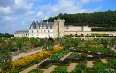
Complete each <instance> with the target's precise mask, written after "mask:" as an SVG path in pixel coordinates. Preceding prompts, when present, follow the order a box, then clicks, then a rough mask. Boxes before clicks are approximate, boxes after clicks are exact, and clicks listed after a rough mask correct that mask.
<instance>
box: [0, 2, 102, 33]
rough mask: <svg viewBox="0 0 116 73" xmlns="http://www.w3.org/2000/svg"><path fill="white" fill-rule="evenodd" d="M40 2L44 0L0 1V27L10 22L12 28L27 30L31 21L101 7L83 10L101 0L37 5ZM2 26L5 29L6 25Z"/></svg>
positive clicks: (89, 10) (90, 10)
mask: <svg viewBox="0 0 116 73" xmlns="http://www.w3.org/2000/svg"><path fill="white" fill-rule="evenodd" d="M40 1H43V2H44V1H46V0H0V19H2V23H0V27H1V25H2V24H4V23H5V24H7V25H9V23H8V22H11V23H10V25H13V28H17V27H18V28H21V29H22V26H20V25H23V26H24V25H26V26H25V27H24V28H28V26H29V25H30V24H31V22H32V21H33V20H43V19H48V18H49V17H52V16H56V15H58V14H59V13H67V14H73V13H82V12H93V11H96V10H99V9H101V7H97V8H94V9H93V10H92V9H85V8H83V5H84V4H86V3H89V2H95V1H101V0H57V1H56V2H55V3H53V4H52V3H48V4H46V5H44V4H41V3H39V2H40ZM37 5H38V6H37ZM0 21H1V20H0ZM7 21H8V22H7ZM2 26H4V27H6V25H2ZM10 27H11V26H10ZM6 30H7V29H6ZM14 31H16V29H15V30H14Z"/></svg>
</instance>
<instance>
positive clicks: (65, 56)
mask: <svg viewBox="0 0 116 73" xmlns="http://www.w3.org/2000/svg"><path fill="white" fill-rule="evenodd" d="M71 53H72V52H69V53H68V54H66V55H64V57H62V58H61V59H60V60H64V59H65V58H67V57H68V56H69V55H70V54H71Z"/></svg>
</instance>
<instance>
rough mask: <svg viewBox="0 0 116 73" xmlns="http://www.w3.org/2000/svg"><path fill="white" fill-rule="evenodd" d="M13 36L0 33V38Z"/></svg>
mask: <svg viewBox="0 0 116 73" xmlns="http://www.w3.org/2000/svg"><path fill="white" fill-rule="evenodd" d="M13 36H14V35H13V34H9V33H4V34H3V33H0V37H13Z"/></svg>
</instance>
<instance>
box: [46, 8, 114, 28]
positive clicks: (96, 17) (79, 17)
mask: <svg viewBox="0 0 116 73" xmlns="http://www.w3.org/2000/svg"><path fill="white" fill-rule="evenodd" d="M58 17H59V18H61V19H64V20H65V25H74V26H84V25H88V26H92V27H93V26H94V27H114V26H116V11H110V10H109V11H105V12H94V13H77V14H66V13H65V14H62V13H60V14H59V15H58V16H55V17H50V18H49V19H48V21H49V22H53V21H54V20H55V19H58ZM44 21H45V22H46V20H44Z"/></svg>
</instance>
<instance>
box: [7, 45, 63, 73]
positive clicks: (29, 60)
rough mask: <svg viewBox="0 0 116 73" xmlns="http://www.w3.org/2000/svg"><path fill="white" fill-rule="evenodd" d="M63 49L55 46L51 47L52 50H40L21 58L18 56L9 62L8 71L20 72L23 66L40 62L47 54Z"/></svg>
mask: <svg viewBox="0 0 116 73" xmlns="http://www.w3.org/2000/svg"><path fill="white" fill-rule="evenodd" d="M62 49H64V47H62V46H60V47H55V48H54V49H53V51H50V50H48V51H42V52H38V53H36V54H33V55H29V56H26V57H23V58H20V59H18V60H15V61H13V62H12V63H11V70H9V71H10V72H14V71H15V72H17V73H18V72H20V71H22V70H24V69H25V68H27V67H29V66H31V65H33V64H36V63H38V62H40V61H41V60H43V59H45V58H47V57H48V56H49V55H51V54H52V53H55V52H58V51H60V50H62Z"/></svg>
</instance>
